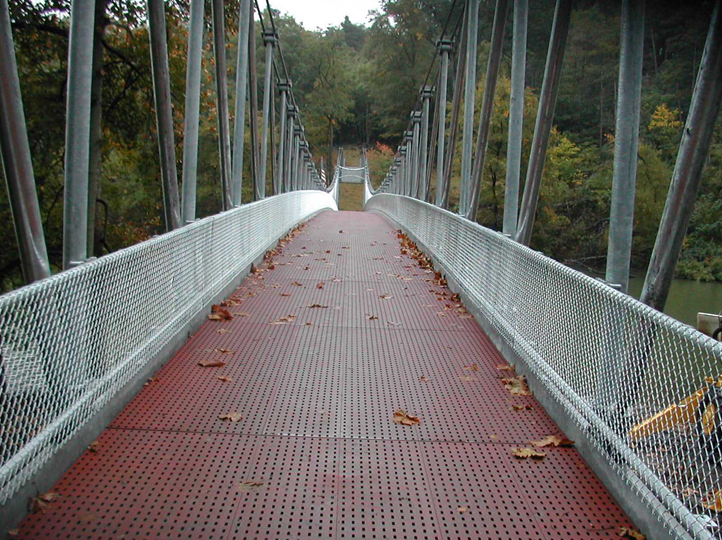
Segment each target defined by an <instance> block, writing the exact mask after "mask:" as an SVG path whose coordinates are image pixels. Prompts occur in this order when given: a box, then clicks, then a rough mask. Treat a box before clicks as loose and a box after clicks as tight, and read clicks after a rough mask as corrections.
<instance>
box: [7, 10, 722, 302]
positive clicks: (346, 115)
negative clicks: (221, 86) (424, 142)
mask: <svg viewBox="0 0 722 540" xmlns="http://www.w3.org/2000/svg"><path fill="white" fill-rule="evenodd" d="M459 4H461V2H457V6H456V10H455V13H454V14H452V16H451V18H450V22H451V25H454V24H456V23H457V20H458V18H459V16H460V15H461V10H460V9H458V8H459ZM619 4H620V2H619V1H603V0H597V1H593V0H578V1H577V2H576V3H575V6H574V12H573V16H572V24H571V30H570V35H569V39H568V45H567V51H566V55H565V58H564V64H563V71H562V81H561V86H560V91H559V97H558V101H557V107H556V115H555V119H554V126H555V127H554V129H553V132H552V138H551V142H550V147H549V151H548V154H547V159H546V166H545V169H544V175H543V182H542V189H541V195H540V200H539V206H538V211H537V216H536V225H535V229H534V235H533V237H532V242H531V246H532V247H533V248H534V249H537V250H540V251H542V252H544V253H546V254H547V255H549V256H551V257H554V258H555V259H557V260H560V261H562V262H564V263H565V264H570V265H575V266H578V267H582V268H603V267H604V264H605V257H606V244H607V234H608V227H609V206H610V198H611V178H612V160H613V148H614V127H615V103H616V93H617V90H616V86H617V77H618V56H619V13H620V5H619ZM9 5H10V13H11V20H12V26H13V37H14V40H15V47H16V54H17V61H18V69H19V75H20V83H21V89H22V96H23V101H24V107H25V115H26V120H27V125H28V131H29V140H30V147H31V152H32V158H33V166H34V173H35V178H36V183H37V190H38V197H39V202H40V209H41V214H42V219H43V226H44V230H45V235H46V242H47V245H48V252H49V256H50V260H51V265H52V267H53V271H59V269H60V266H61V259H62V215H63V161H64V151H63V150H64V130H65V103H66V83H67V49H68V36H69V18H68V16H69V11H70V2H69V1H68V0H10V2H9ZM225 5H226V11H225V14H226V32H227V36H226V39H227V43H228V49H227V51H226V53H227V64H228V68H229V72H228V81H229V88H228V91H229V102H230V103H231V104H233V102H234V95H235V88H234V81H235V59H236V50H237V43H238V20H237V18H238V1H237V0H230V1H228V2H226V3H225ZM270 5H271V8H272V7H273V2H271V3H270ZM96 6H97V7H96V40H99V43H102V49H101V51H102V56H101V58H100V62H99V65H98V69H96V70H95V74H94V77H95V79H94V81H97V82H98V83H99V84H98V86H97V88H98V91H97V92H95V93H94V96H93V99H94V100H96V103H97V104H98V105H99V110H100V111H102V114H101V119H100V123H99V126H98V128H97V130H96V133H95V134H91V142H92V144H95V145H98V147H99V148H100V152H99V153H98V155H99V159H98V160H97V161H96V162H94V163H93V166H91V172H90V174H91V175H95V178H96V179H97V182H98V185H99V189H98V193H97V198H96V202H97V204H96V211H95V219H94V223H92V224H91V228H92V230H93V235H92V238H90V239H89V244H92V246H89V247H90V248H91V253H92V254H93V255H94V256H101V255H103V254H106V253H109V252H112V251H115V250H118V249H121V248H123V247H127V246H130V245H133V244H135V243H137V242H141V241H143V240H145V239H147V238H149V237H151V236H153V235H156V234H161V233H163V232H164V231H165V224H164V222H163V219H164V218H163V203H162V195H161V180H160V165H159V157H158V144H157V138H156V125H155V112H154V108H153V107H154V105H153V93H152V79H151V66H150V53H149V40H148V30H147V25H146V14H145V3H144V2H142V1H139V0H97V1H96ZM260 6H261V8H262V9H263V13H262V17H261V18H260V20H258V19H259V17H257V21H256V24H255V32H256V40H257V41H256V43H257V47H256V54H257V59H256V60H257V61H256V65H257V71H258V79H259V81H262V80H263V73H264V69H265V66H264V50H263V41H262V38H261V31H262V25H261V24H260V23H261V22H263V23H265V24H266V25H267V24H268V23H269V17H268V16H269V13H268V12H267V9H268V8H267V7H266V6H265V5H263V3H260ZM451 7H452V1H451V0H382V2H381V3H380V7H379V9H378V10H376V11H372V12H370V13H369V17H368V22H367V24H366V25H360V24H354V23H352V22H351V21H349V19H348V18H346V19H345V20H344V21H339V23H338V25H336V26H331V27H329V28H324V29H308V28H304V27H302V26H301V25H300V24H299V23H297V22H296V21H295V20H294V19H293V17H291V16H290V15H287V14H285V13H280V12H277V11H276V12H274V13H273V15H274V20H275V24H276V27H277V29H278V32H279V36H280V38H279V39H280V43H281V47H282V50H283V55H284V60H285V64H286V65H287V67H288V71H289V73H290V76H291V79H292V81H293V90H294V94H295V96H296V99H297V101H298V104H299V106H300V110H301V115H302V119H303V122H304V124H305V127H306V133H307V136H308V139H309V141H310V143H311V147H312V151H313V153H314V158H315V159H316V160H317V161H319V163H320V159H321V158H322V157H323V158H324V162H325V165H326V167H327V169H330V167H329V163H330V162H331V157H332V155H333V148H334V147H338V146H343V145H349V146H358V145H366V146H367V147H368V149H369V150H368V153H369V161H370V165H371V171H372V176H373V179H374V182H375V183H379V182H380V181H381V180H382V179H383V175H384V174H385V171H386V169H387V168H388V166H389V164H390V162H391V159H392V156H393V153H394V151H395V148H396V146H397V145H398V144H399V141H400V139H401V135H402V132H403V130H404V129H405V127H406V124H407V121H408V113H409V111H410V110H411V109H412V107H413V106H414V103H415V102H416V99H417V96H418V92H419V88H420V86H421V85H422V84H423V83H424V81H425V80H426V77H427V74H428V73H429V66H430V65H431V62H432V59H433V57H434V55H435V50H436V41H437V39H438V38H439V37H440V34H441V32H442V28H443V26H444V23H445V21H446V19H447V16H448V14H449V12H450V9H451ZM188 10H189V6H188V4H187V1H186V0H173V1H170V2H167V3H166V24H167V27H168V39H169V42H168V48H169V59H170V70H171V90H172V99H173V113H174V118H175V142H176V145H177V149H176V156H178V159H180V157H181V156H182V155H183V152H182V145H183V118H184V103H185V99H184V92H185V58H186V54H187V52H186V48H187V24H188ZM553 10H554V2H553V0H531V1H530V17H529V30H528V53H527V73H526V99H525V108H524V109H525V113H524V138H523V142H524V150H523V154H522V155H523V161H522V175H521V178H522V181H523V179H524V170H525V166H526V160H527V158H528V156H529V146H530V143H531V139H532V135H533V129H534V121H535V116H536V112H537V105H538V95H539V87H540V85H541V81H542V77H543V73H544V62H545V58H546V53H547V46H548V40H549V33H550V28H551V23H552V15H553ZM711 11H712V2H710V1H707V2H700V3H695V4H694V7H692V4H691V3H689V2H684V1H682V0H662V1H659V2H654V3H652V2H647V15H646V29H645V42H644V68H643V73H644V80H643V88H642V106H641V109H642V114H641V123H640V144H639V168H638V176H637V196H636V207H635V219H634V242H633V254H632V256H633V260H632V265H633V268H635V269H637V272H643V270H644V268H645V267H646V264H647V262H648V259H649V257H650V254H651V251H652V247H653V245H654V240H655V236H656V231H657V227H658V224H659V220H660V216H661V213H662V209H663V206H664V202H665V197H666V195H667V189H668V186H669V182H670V179H671V176H672V170H673V168H674V164H675V159H676V155H677V145H678V142H679V140H680V137H681V134H682V130H683V126H684V121H685V118H686V114H687V111H688V108H689V103H690V98H691V95H692V90H693V87H694V83H695V78H696V74H697V69H698V66H699V62H700V58H701V55H702V50H703V47H704V42H705V37H706V33H707V28H708V25H709V20H710V15H711ZM493 14H494V2H492V1H490V0H482V6H481V10H480V32H479V43H478V67H477V73H478V76H477V92H478V96H477V100H476V104H477V108H478V107H479V106H480V104H481V95H482V94H483V92H484V76H483V74H484V72H485V70H486V63H487V54H488V50H489V39H490V35H491V25H492V20H493ZM509 17H510V19H511V13H510V16H509ZM210 21H211V11H210V2H206V25H205V28H206V30H205V33H204V61H203V78H202V89H201V125H200V137H199V144H200V148H199V156H198V161H199V171H198V215H199V216H200V217H203V216H206V215H211V214H214V213H217V212H219V211H220V210H221V187H220V180H219V177H220V173H219V171H220V165H219V158H218V128H217V117H216V104H215V90H214V71H213V70H214V66H213V49H212V34H211V23H210ZM510 40H511V22H510V21H509V22H508V23H507V31H506V36H505V42H504V49H503V58H502V63H501V71H500V77H499V83H498V85H497V89H496V95H495V100H494V101H495V106H494V112H493V118H492V127H491V134H490V142H489V149H488V152H487V158H486V164H485V169H484V171H483V181H482V191H481V203H480V208H479V213H478V221H479V223H481V224H483V225H485V226H487V227H490V228H492V229H495V230H500V229H501V221H502V214H503V205H504V201H503V198H504V182H505V171H506V162H505V156H506V141H507V124H508V122H507V118H508V110H509V93H510V80H509V72H510V67H511V43H510ZM452 64H453V62H452ZM435 69H437V68H436V67H434V68H433V70H435ZM434 75H435V71H433V72H432V73H431V76H432V77H434ZM262 92H263V85H262V84H259V89H258V93H259V100H262ZM450 106H451V104H450V103H449V107H450ZM231 109H232V107H231ZM231 115H233V110H231ZM476 116H477V119H478V114H477V115H476ZM232 123H233V118H231V125H232ZM721 124H722V120H720V121H718V123H717V127H716V132H715V138H714V141H713V144H712V147H711V151H710V154H709V157H708V160H707V164H706V167H705V169H704V173H703V179H702V185H701V188H700V192H699V195H698V198H697V201H696V204H695V208H694V214H693V217H692V220H691V223H690V227H689V230H688V233H687V237H686V239H685V242H684V246H683V251H682V254H681V257H680V260H679V264H678V266H677V275H678V277H682V278H688V279H694V280H704V281H722V249H721V248H720V246H722V136H721V135H722V127H721ZM246 137H249V131H248V129H247V130H246ZM460 139H461V138H460V137H459V140H458V144H460ZM245 148H246V151H247V152H249V153H250V150H249V145H248V144H246V145H245ZM459 155H460V152H458V151H457V152H456V156H457V158H456V159H457V161H459V157H458V156H459ZM250 161H251V160H250V159H244V163H245V164H246V167H249V164H250ZM179 170H180V164H179ZM328 172H329V173H330V170H329V171H328ZM0 174H2V173H0ZM459 175H460V163H456V164H455V168H454V171H453V176H454V178H455V179H456V180H455V182H456V183H457V185H458V178H459ZM247 179H248V171H246V174H244V201H250V200H251V189H250V182H249V181H248V180H247ZM3 183H4V178H3ZM267 192H270V188H268V189H267ZM457 200H458V190H457V191H455V192H452V200H451V207H452V209H453V208H455V205H456V202H457ZM0 227H1V228H2V230H1V234H2V238H4V239H6V242H5V244H6V248H5V249H4V250H3V251H2V252H1V253H0V286H1V287H2V289H3V290H5V291H7V290H11V289H13V288H16V287H18V286H20V285H22V273H21V267H20V260H19V256H18V251H17V246H16V244H15V234H14V231H13V222H12V216H11V211H10V206H9V202H8V195H7V190H6V189H3V190H0Z"/></svg>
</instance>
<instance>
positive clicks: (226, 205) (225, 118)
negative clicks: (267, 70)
mask: <svg viewBox="0 0 722 540" xmlns="http://www.w3.org/2000/svg"><path fill="white" fill-rule="evenodd" d="M211 9H212V12H213V13H212V15H213V58H214V59H215V73H216V108H217V114H218V154H219V159H220V166H221V204H222V206H221V207H222V208H223V210H228V209H230V208H232V206H233V203H232V199H231V129H230V120H229V119H230V114H229V112H228V78H227V73H228V71H227V68H226V27H225V13H224V9H223V0H213V1H212V2H211Z"/></svg>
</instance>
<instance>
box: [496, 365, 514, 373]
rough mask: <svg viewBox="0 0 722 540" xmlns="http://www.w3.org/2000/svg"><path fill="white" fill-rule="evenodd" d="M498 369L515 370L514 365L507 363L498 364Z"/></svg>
mask: <svg viewBox="0 0 722 540" xmlns="http://www.w3.org/2000/svg"><path fill="white" fill-rule="evenodd" d="M496 369H498V370H499V371H514V367H513V366H508V365H506V364H499V365H498V366H496Z"/></svg>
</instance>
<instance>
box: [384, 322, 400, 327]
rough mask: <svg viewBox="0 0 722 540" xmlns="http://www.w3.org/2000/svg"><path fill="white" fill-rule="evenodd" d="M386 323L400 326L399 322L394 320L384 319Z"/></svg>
mask: <svg viewBox="0 0 722 540" xmlns="http://www.w3.org/2000/svg"><path fill="white" fill-rule="evenodd" d="M386 324H390V325H391V326H401V323H400V322H394V321H386Z"/></svg>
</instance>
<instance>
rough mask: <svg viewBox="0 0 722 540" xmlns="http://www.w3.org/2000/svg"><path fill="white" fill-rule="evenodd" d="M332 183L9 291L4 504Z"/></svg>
mask: <svg viewBox="0 0 722 540" xmlns="http://www.w3.org/2000/svg"><path fill="white" fill-rule="evenodd" d="M324 208H330V209H336V203H335V202H334V201H333V199H332V197H331V196H330V195H329V194H327V193H324V192H322V191H301V192H294V193H288V194H285V195H279V196H276V197H271V198H268V199H264V200H262V201H258V202H255V203H252V204H248V205H246V206H242V207H240V208H236V209H233V210H230V211H228V212H224V213H221V214H218V215H215V216H211V217H208V218H205V219H202V220H199V221H197V222H195V223H192V224H190V225H188V226H186V227H183V228H181V229H178V230H176V231H173V232H171V233H168V234H164V235H162V236H158V237H155V238H153V239H150V240H148V241H146V242H143V243H141V244H138V245H135V246H133V247H130V248H127V249H124V250H121V251H118V252H115V253H112V254H110V255H107V256H105V257H102V258H100V259H98V260H95V261H92V262H89V263H87V264H84V265H82V266H79V267H77V268H74V269H72V270H69V271H67V272H63V273H61V274H58V275H56V276H53V277H51V278H49V279H46V280H43V281H40V282H36V283H33V284H31V285H29V286H27V287H23V288H21V289H18V290H17V291H14V292H11V293H8V294H5V295H3V296H1V297H0V504H2V503H4V502H5V501H6V500H7V499H8V498H9V497H11V496H12V495H13V493H15V492H16V491H17V490H18V489H19V488H20V487H21V486H22V485H23V484H25V483H26V482H27V481H28V480H29V479H30V478H31V477H32V475H33V474H34V473H35V472H37V471H38V469H39V468H40V467H41V466H42V465H43V464H44V463H45V462H46V461H47V459H48V458H49V457H50V456H52V455H53V454H54V453H55V452H56V451H57V450H58V449H59V448H60V447H61V446H62V445H63V444H64V443H65V442H66V441H68V440H69V439H70V438H71V437H72V436H73V435H74V434H75V433H76V432H77V431H78V430H79V429H80V428H81V427H82V426H83V425H84V424H85V423H86V422H87V421H88V420H89V419H90V418H91V417H92V416H93V415H94V414H95V413H96V412H98V411H99V410H101V409H102V408H103V407H104V406H105V405H106V404H107V403H108V401H109V400H110V399H112V398H113V396H114V395H115V394H116V393H117V392H118V390H120V389H121V388H122V387H123V386H124V385H125V384H126V383H127V382H128V381H130V380H131V379H132V378H133V376H134V375H136V374H137V373H138V372H139V371H140V370H141V369H142V368H143V367H144V366H145V365H146V364H147V363H148V362H149V361H150V360H151V359H152V358H153V357H154V356H155V355H156V354H158V353H159V352H160V351H161V350H162V349H163V348H164V347H165V346H166V345H167V344H168V343H169V342H170V341H171V340H172V339H173V338H174V337H175V336H176V335H177V334H178V333H179V332H180V331H181V330H182V329H183V328H185V326H186V324H187V323H188V322H189V321H190V320H191V319H192V318H193V317H195V316H196V315H197V314H198V313H199V311H200V310H201V309H203V307H204V306H206V305H207V304H208V302H210V301H211V300H212V299H213V298H215V297H216V296H217V295H218V294H219V293H220V292H222V291H223V289H224V288H225V287H226V286H227V285H228V284H229V283H230V282H231V280H232V279H233V278H235V277H236V276H238V274H239V273H240V272H241V271H242V270H243V269H244V268H245V267H247V266H248V265H249V264H250V263H251V262H252V261H254V260H255V259H256V258H257V257H258V256H260V255H262V254H263V253H264V251H265V250H266V248H267V247H268V246H269V245H270V244H271V243H273V242H274V241H275V240H276V239H278V238H279V237H280V236H281V235H283V234H284V233H285V232H286V231H287V230H289V229H290V228H292V227H293V226H294V225H296V224H297V223H298V222H299V221H301V220H303V219H304V218H306V217H308V216H310V215H311V214H313V213H315V212H317V211H319V210H322V209H324Z"/></svg>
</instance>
